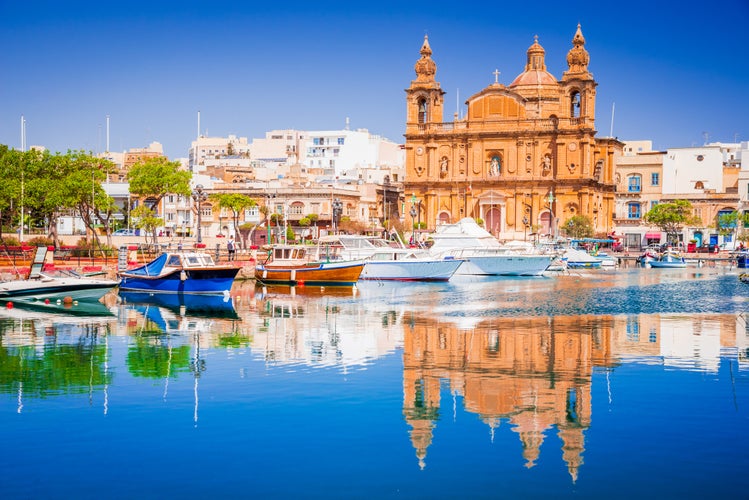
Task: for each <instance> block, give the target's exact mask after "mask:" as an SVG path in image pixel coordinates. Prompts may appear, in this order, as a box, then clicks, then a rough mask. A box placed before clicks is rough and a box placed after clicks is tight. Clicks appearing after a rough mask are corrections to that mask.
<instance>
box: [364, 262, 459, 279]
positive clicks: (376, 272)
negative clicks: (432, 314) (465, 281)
mask: <svg viewBox="0 0 749 500" xmlns="http://www.w3.org/2000/svg"><path fill="white" fill-rule="evenodd" d="M462 263H463V262H462V261H461V260H456V259H444V260H425V261H419V260H411V261H409V260H402V261H368V262H367V263H366V265H365V266H364V270H363V271H362V273H361V276H359V279H361V280H392V281H448V280H449V279H450V278H451V277H452V275H453V274H455V272H456V271H457V270H458V268H460V266H461V265H462Z"/></svg>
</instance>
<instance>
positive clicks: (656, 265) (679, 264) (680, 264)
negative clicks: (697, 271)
mask: <svg viewBox="0 0 749 500" xmlns="http://www.w3.org/2000/svg"><path fill="white" fill-rule="evenodd" d="M650 267H652V268H655V269H669V268H673V269H683V268H685V267H687V263H686V262H660V261H657V260H654V261H652V262H651V263H650Z"/></svg>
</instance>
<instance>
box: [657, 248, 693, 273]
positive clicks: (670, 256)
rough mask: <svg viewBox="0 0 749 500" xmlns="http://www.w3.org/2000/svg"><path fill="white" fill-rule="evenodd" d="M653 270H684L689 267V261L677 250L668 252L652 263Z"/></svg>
mask: <svg viewBox="0 0 749 500" xmlns="http://www.w3.org/2000/svg"><path fill="white" fill-rule="evenodd" d="M650 267H652V268H656V269H657V268H684V267H687V261H686V260H684V257H682V256H681V254H680V253H679V252H677V251H675V250H666V251H665V252H663V253H662V254H661V255H660V257H658V258H657V259H655V260H652V261H650Z"/></svg>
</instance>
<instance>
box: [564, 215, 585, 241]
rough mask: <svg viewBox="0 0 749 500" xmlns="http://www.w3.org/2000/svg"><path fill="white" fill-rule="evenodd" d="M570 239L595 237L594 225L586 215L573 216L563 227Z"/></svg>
mask: <svg viewBox="0 0 749 500" xmlns="http://www.w3.org/2000/svg"><path fill="white" fill-rule="evenodd" d="M562 229H563V230H564V232H565V234H567V236H569V237H570V238H590V237H591V236H593V223H592V222H591V221H590V218H589V217H588V216H586V215H573V216H572V217H570V218H569V219H567V222H565V223H564V226H562Z"/></svg>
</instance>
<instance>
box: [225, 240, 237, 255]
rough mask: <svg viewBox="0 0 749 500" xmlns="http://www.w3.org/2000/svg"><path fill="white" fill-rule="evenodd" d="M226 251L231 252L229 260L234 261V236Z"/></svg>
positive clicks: (227, 244)
mask: <svg viewBox="0 0 749 500" xmlns="http://www.w3.org/2000/svg"><path fill="white" fill-rule="evenodd" d="M226 249H227V250H228V251H229V260H234V252H235V248H234V236H229V241H227V242H226Z"/></svg>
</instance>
